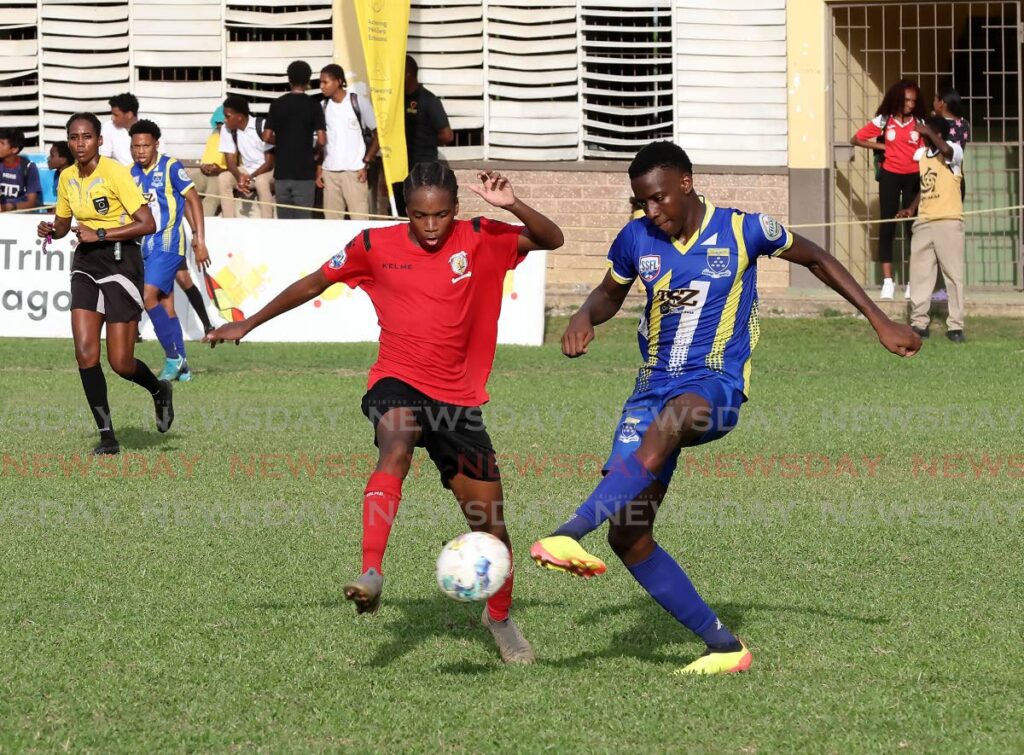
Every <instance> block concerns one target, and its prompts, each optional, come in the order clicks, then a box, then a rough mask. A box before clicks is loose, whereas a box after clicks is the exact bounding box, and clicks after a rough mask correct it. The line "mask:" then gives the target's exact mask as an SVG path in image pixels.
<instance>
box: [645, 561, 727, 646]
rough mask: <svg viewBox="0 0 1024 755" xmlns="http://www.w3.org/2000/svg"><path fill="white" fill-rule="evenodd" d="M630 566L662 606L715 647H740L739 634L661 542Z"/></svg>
mask: <svg viewBox="0 0 1024 755" xmlns="http://www.w3.org/2000/svg"><path fill="white" fill-rule="evenodd" d="M627 568H628V569H629V573H630V574H632V575H633V578H634V579H636V581H637V582H639V583H640V586H641V587H643V588H644V589H645V590H647V592H648V593H650V595H651V597H652V598H654V599H655V600H656V601H657V602H658V605H660V606H661V607H662V608H664V609H665V610H666V611H668V612H669V613H670V614H672V616H673V617H674V618H675V619H676V620H677V621H678V622H679V623H681V624H682V625H683V626H685V627H686V628H687V629H689V630H690V631H691V632H693V633H694V634H696V635H697V636H699V637H700V638H701V639H702V640H704V642H705V643H707V645H708V647H710V648H711V649H712V650H724V651H735V650H739V649H740V643H739V640H737V639H736V636H735V635H734V634H733V633H732V632H730V631H729V630H728V629H726V627H725V625H724V624H722V622H721V621H719V620H718V617H717V616H715V612H714V611H712V610H711V609H710V608H709V607H708V604H707V603H705V602H704V600H703V598H701V597H700V595H699V594H698V593H697V589H696V588H695V587H694V586H693V583H692V582H691V581H690V578H689V577H688V576H686V572H685V571H683V568H682V567H681V566H680V565H679V564H677V563H676V561H675V559H673V558H672V557H671V556H670V555H668V553H666V552H665V550H664V549H663V548H662V547H661V546H660V545H655V546H654V553H652V554H651V555H650V556H649V557H648V558H646V559H644V560H643V561H641V562H640V563H639V564H634V565H633V566H628V567H627Z"/></svg>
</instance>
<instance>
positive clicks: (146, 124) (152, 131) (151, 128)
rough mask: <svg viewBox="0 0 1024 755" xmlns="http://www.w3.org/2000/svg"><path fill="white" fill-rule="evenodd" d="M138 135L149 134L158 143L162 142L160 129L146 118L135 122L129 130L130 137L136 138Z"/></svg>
mask: <svg viewBox="0 0 1024 755" xmlns="http://www.w3.org/2000/svg"><path fill="white" fill-rule="evenodd" d="M136 134H149V135H150V136H152V137H153V138H154V139H155V140H156V141H160V127H159V126H158V125H156V124H155V123H153V121H147V120H146V119H145V118H143V119H142V120H140V121H135V123H133V124H132V127H131V128H130V129H128V136H135V135H136Z"/></svg>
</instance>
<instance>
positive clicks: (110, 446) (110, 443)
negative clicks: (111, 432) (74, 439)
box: [92, 438, 121, 456]
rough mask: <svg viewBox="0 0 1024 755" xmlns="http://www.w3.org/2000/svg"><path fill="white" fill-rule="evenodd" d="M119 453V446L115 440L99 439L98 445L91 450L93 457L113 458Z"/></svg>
mask: <svg viewBox="0 0 1024 755" xmlns="http://www.w3.org/2000/svg"><path fill="white" fill-rule="evenodd" d="M119 453H121V444H120V443H118V442H117V438H100V444H99V445H98V446H96V448H94V449H93V450H92V455H93V456H114V455H115V454H119Z"/></svg>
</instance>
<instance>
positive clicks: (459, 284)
mask: <svg viewBox="0 0 1024 755" xmlns="http://www.w3.org/2000/svg"><path fill="white" fill-rule="evenodd" d="M522 230H523V229H522V227H520V226H514V225H509V224H508V223H501V222H498V221H496V220H488V219H487V218H474V219H473V220H472V221H464V220H456V221H455V222H454V227H453V228H452V232H451V234H450V235H449V236H448V239H447V240H446V241H445V243H444V245H443V246H442V247H441V248H440V249H439V250H437V251H436V252H428V251H426V250H425V249H423V248H422V247H420V246H419V245H418V244H417V243H416V242H415V241H413V240H412V239H411V238H409V225H408V224H407V223H401V224H399V225H393V226H388V227H386V228H374V229H371V230H367V231H363V232H362V233H360V234H359V235H358V236H356V237H355V238H354V239H352V241H350V242H349V244H348V246H346V247H345V250H344V251H342V252H340V253H338V254H336V255H335V256H334V257H332V258H331V259H329V260H328V261H327V262H325V263H324V265H323V267H322V268H321V270H322V271H323V273H324V275H325V276H326V277H327V280H329V281H331V282H332V283H345V284H347V285H348V286H350V287H351V288H357V287H358V288H361V289H362V290H363V291H365V292H366V293H367V295H369V297H370V301H371V302H373V307H374V309H375V310H376V311H377V321H378V323H379V325H380V351H379V353H378V355H377V362H376V363H375V364H374V365H373V367H371V368H370V378H369V386H370V387H373V385H374V383H376V382H377V381H378V380H380V379H382V378H386V377H393V378H397V379H399V380H401V381H402V382H404V383H408V384H409V385H411V386H413V387H414V388H416V389H417V390H419V391H422V392H423V393H425V394H426V395H428V396H430V397H431V398H432V399H435V400H437V401H443V402H445V403H448V404H456V405H458V406H479V405H480V404H482V403H484V402H486V401H487V398H488V396H487V390H486V385H487V378H488V377H489V376H490V374H491V366H492V364H493V363H494V349H495V345H496V344H497V340H498V315H499V314H500V313H501V299H502V287H503V285H504V282H505V273H507V272H508V271H509V270H512V269H514V268H515V267H516V266H517V265H518V264H519V263H520V262H522V261H523V259H524V258H525V255H522V254H520V253H519V235H520V234H521V233H522Z"/></svg>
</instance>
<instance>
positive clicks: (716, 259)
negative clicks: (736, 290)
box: [700, 247, 732, 278]
mask: <svg viewBox="0 0 1024 755" xmlns="http://www.w3.org/2000/svg"><path fill="white" fill-rule="evenodd" d="M731 260H732V252H730V251H729V250H728V249H722V248H720V247H719V248H716V249H708V266H707V267H705V268H704V269H703V270H701V271H700V274H701V275H706V276H708V277H709V278H728V277H729V276H730V275H732V270H730V269H729V262H730V261H731Z"/></svg>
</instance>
